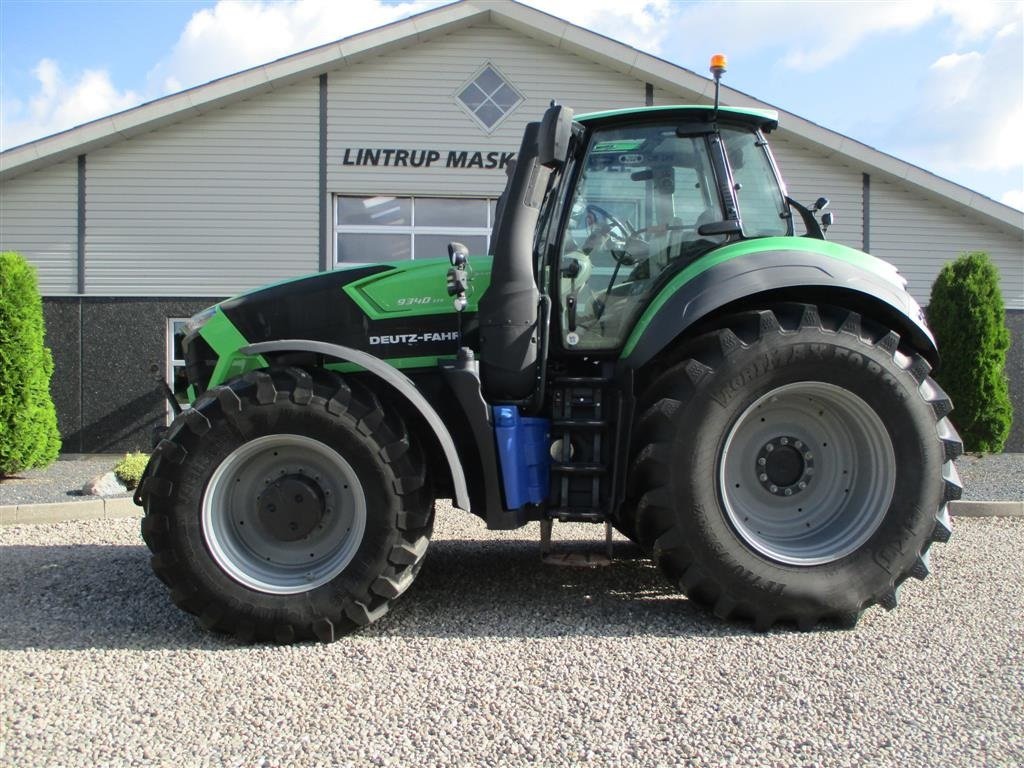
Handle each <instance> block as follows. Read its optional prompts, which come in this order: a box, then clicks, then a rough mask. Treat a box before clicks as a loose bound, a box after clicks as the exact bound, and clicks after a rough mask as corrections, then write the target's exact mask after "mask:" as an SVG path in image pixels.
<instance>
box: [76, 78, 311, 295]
mask: <svg viewBox="0 0 1024 768" xmlns="http://www.w3.org/2000/svg"><path fill="white" fill-rule="evenodd" d="M318 153H319V86H318V83H317V80H316V79H315V78H311V79H310V80H309V81H308V82H303V83H300V84H297V85H293V86H290V87H288V88H283V89H281V90H279V91H274V92H272V93H268V94H264V95H260V96H258V97H255V98H252V99H249V100H246V101H243V102H239V103H237V104H232V105H231V106H229V107H226V108H224V109H220V110H217V111H215V112H211V113H210V114H206V115H201V116H199V117H193V118H190V119H188V120H185V121H184V122H182V123H179V124H177V125H173V126H169V127H167V128H161V129H159V130H156V131H153V132H152V133H148V134H145V135H143V136H138V137H136V138H132V139H127V140H124V141H119V142H117V143H116V144H114V145H112V146H111V147H109V148H106V149H102V150H99V151H96V152H93V153H90V154H89V156H88V158H87V162H88V166H87V167H88V172H87V174H86V187H87V193H86V200H87V218H86V259H87V262H86V264H87V265H86V292H87V293H90V294H102V295H110V296H119V295H124V296H138V295H143V296H154V295H155V296H161V295H163V296H167V295H189V296H195V295H227V294H231V293H235V292H236V291H239V290H241V289H245V288H249V287H254V286H258V285H262V284H264V283H267V282H270V281H274V280H280V279H283V278H287V277H291V276H294V275H299V274H303V273H305V272H311V271H315V270H316V269H317V265H318V237H317V222H318V208H317V203H318V200H317V189H318V167H319V165H318V164H319V160H318V157H319V154H318Z"/></svg>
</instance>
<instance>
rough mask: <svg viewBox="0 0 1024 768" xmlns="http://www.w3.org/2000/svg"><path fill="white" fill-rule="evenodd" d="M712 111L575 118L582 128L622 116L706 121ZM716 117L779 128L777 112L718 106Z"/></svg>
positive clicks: (693, 108)
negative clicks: (582, 125) (581, 124)
mask: <svg viewBox="0 0 1024 768" xmlns="http://www.w3.org/2000/svg"><path fill="white" fill-rule="evenodd" d="M714 112H715V108H714V107H713V106H711V105H704V104H689V105H688V104H676V105H670V106H663V107H630V108H628V109H612V110H607V111H605V112H590V113H588V114H585V115H577V116H576V118H575V119H576V121H577V122H580V123H583V124H585V125H588V124H593V123H599V122H603V121H605V120H615V119H617V118H623V117H631V118H633V119H636V120H643V119H645V118H654V117H665V118H671V117H679V118H691V119H692V118H697V119H701V120H710V119H711V117H712V115H713V114H714ZM718 117H719V119H720V120H727V121H729V122H739V123H746V124H748V125H751V126H756V127H757V128H760V129H761V130H763V131H772V130H774V129H775V128H777V127H778V125H779V113H778V112H776V111H775V110H774V109H747V108H743V107H719V108H718Z"/></svg>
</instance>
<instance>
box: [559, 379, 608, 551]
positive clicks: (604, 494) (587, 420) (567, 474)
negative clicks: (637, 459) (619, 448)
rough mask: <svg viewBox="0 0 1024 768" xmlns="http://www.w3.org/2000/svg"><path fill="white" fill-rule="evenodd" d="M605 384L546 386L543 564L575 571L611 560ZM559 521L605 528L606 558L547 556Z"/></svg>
mask: <svg viewBox="0 0 1024 768" xmlns="http://www.w3.org/2000/svg"><path fill="white" fill-rule="evenodd" d="M610 383H611V381H610V379H607V378H604V377H601V376H561V377H558V378H555V379H554V380H553V381H552V382H551V386H550V390H549V391H550V397H551V439H552V462H551V495H550V502H549V505H548V512H547V513H548V519H546V520H542V521H541V557H542V559H543V560H544V562H545V563H550V564H553V565H569V566H578V567H594V566H599V565H608V564H609V563H610V562H611V559H612V528H611V523H610V522H609V521H608V514H607V510H606V503H607V499H608V497H609V493H610V490H609V487H608V486H609V479H610V476H611V472H610V467H609V456H610V453H611V451H610V448H609V446H610V441H611V438H610V433H611V429H610V425H611V418H612V417H613V414H614V411H615V408H614V403H613V402H610V399H609V397H608V389H609V387H608V385H609V384H610ZM555 520H559V521H561V522H583V523H604V526H605V554H604V555H602V554H599V553H592V552H562V553H556V552H553V551H552V544H551V530H552V525H553V523H554V521H555Z"/></svg>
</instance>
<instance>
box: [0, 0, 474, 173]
mask: <svg viewBox="0 0 1024 768" xmlns="http://www.w3.org/2000/svg"><path fill="white" fill-rule="evenodd" d="M488 14H489V12H488V10H486V9H480V8H478V7H476V6H475V5H473V4H472V3H469V2H463V3H459V2H454V3H449V4H448V5H442V6H440V7H438V8H432V9H431V10H429V11H424V12H423V13H419V14H416V15H414V16H409V17H407V18H404V19H399V20H398V21H394V22H391V23H390V24H386V25H385V26H382V27H375V28H374V29H370V30H367V31H365V32H360V33H358V34H355V35H352V36H350V37H346V38H342V39H341V40H335V41H333V42H330V43H326V44H325V45H321V46H317V47H316V48H311V49H309V50H307V51H301V52H299V53H295V54H291V55H289V56H285V57H282V58H280V59H275V60H274V61H271V62H268V63H267V64H261V65H258V66H255V67H251V68H249V69H245V70H242V71H241V72H236V73H234V74H231V75H226V76H225V77H221V78H218V79H216V80H211V81H210V82H208V83H204V84H202V85H197V86H195V87H192V88H189V89H187V90H184V91H179V92H178V93H172V94H170V95H168V96H162V97H160V98H158V99H154V100H153V101H148V102H146V103H144V104H140V105H138V106H136V107H131V108H130V109H126V110H124V111H122V112H117V113H115V114H113V115H108V116H106V117H101V118H97V119H96V120H91V121H89V122H88V123H83V124H82V125H78V126H75V127H74V128H69V129H67V130H65V131H61V132H60V133H55V134H53V135H51V136H46V137H44V138H41V139H36V140H35V141H31V142H28V143H26V144H21V145H19V146H17V147H12V148H10V149H8V150H5V151H3V152H2V153H0V180H4V179H7V178H11V177H14V176H20V175H21V174H23V173H28V172H30V171H32V170H35V169H36V168H39V167H41V166H44V165H50V164H54V163H59V162H62V161H64V160H67V159H69V158H72V157H75V156H77V155H80V154H87V153H88V152H90V151H93V150H96V149H99V148H100V147H104V146H107V145H108V144H111V143H113V142H114V141H117V140H119V139H127V138H131V137H133V136H138V135H140V134H142V133H146V132H148V131H151V130H154V129H156V128H159V127H161V126H163V125H168V124H170V123H174V122H177V121H179V120H182V119H184V118H187V117H192V116H196V115H201V114H205V113H207V112H210V111H212V110H214V109H218V108H220V107H222V106H224V105H226V104H228V103H230V102H234V101H240V100H242V99H245V98H248V97H251V96H254V95H257V94H261V93H269V92H270V91H273V90H275V89H278V88H283V87H287V86H289V85H293V84H295V83H296V82H299V81H301V80H304V79H307V78H311V79H312V78H316V77H319V76H320V75H321V74H323V73H324V72H329V71H331V70H334V69H337V68H339V67H343V66H347V65H351V64H355V63H357V62H359V61H361V60H363V59H364V58H367V57H369V56H376V55H379V54H381V53H384V52H386V51H387V50H388V49H389V48H391V47H396V48H401V47H405V46H407V45H410V44H412V43H416V42H422V41H425V40H429V39H431V38H433V37H435V36H437V35H440V34H446V33H448V32H451V31H453V30H455V29H459V28H462V27H465V26H468V25H470V24H471V23H473V21H475V20H478V19H479V18H483V17H487V16H488ZM409 27H411V28H412V29H411V31H410V30H409Z"/></svg>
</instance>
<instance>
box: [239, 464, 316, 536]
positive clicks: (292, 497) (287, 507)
mask: <svg viewBox="0 0 1024 768" xmlns="http://www.w3.org/2000/svg"><path fill="white" fill-rule="evenodd" d="M325 508H326V505H325V504H324V495H323V491H321V490H320V486H318V485H317V484H316V483H315V482H313V481H312V480H310V478H308V477H305V476H303V475H285V476H284V477H280V478H278V479H277V480H275V481H274V482H272V483H271V484H270V485H268V486H267V488H266V489H265V490H264V491H263V493H261V494H260V495H259V497H258V498H257V499H256V510H257V514H258V516H259V520H260V522H261V523H262V524H263V527H264V528H265V529H266V531H267V533H269V534H270V535H271V536H273V537H274V538H275V539H277V540H278V541H298V540H299V539H304V538H306V537H307V536H309V534H310V533H312V532H313V531H314V530H316V528H317V526H319V525H320V522H321V521H322V520H323V518H324V510H325Z"/></svg>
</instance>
